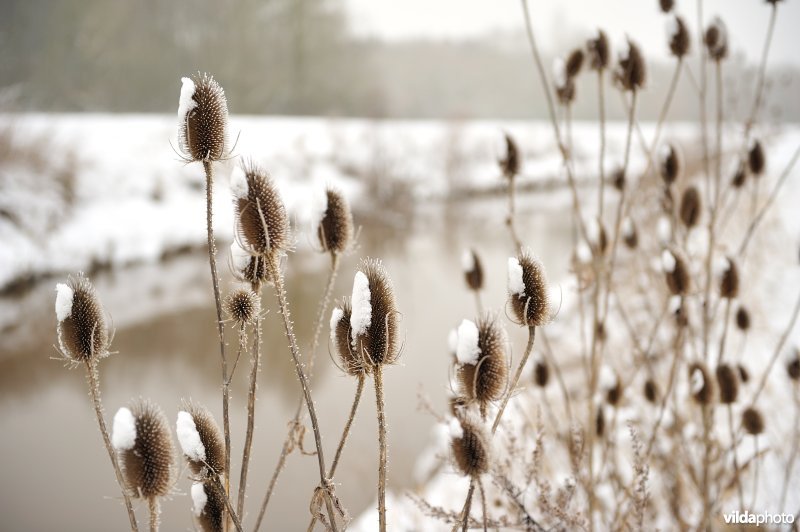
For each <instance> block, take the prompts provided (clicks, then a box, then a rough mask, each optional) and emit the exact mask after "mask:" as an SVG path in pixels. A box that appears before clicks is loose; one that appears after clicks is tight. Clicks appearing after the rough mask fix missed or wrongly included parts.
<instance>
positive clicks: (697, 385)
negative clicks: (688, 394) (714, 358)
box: [691, 368, 706, 394]
mask: <svg viewBox="0 0 800 532" xmlns="http://www.w3.org/2000/svg"><path fill="white" fill-rule="evenodd" d="M691 380H692V382H691V388H692V393H693V394H698V393H700V390H702V389H703V386H705V384H706V380H705V379H704V378H703V372H702V371H701V370H700V368H695V369H694V371H692V377H691Z"/></svg>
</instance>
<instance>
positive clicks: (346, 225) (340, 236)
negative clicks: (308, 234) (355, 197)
mask: <svg viewBox="0 0 800 532" xmlns="http://www.w3.org/2000/svg"><path fill="white" fill-rule="evenodd" d="M316 229H317V238H318V239H319V245H320V246H321V247H322V250H323V251H329V252H334V253H343V252H344V251H346V250H347V248H348V247H349V246H350V243H351V241H352V239H353V214H352V213H351V212H350V204H349V203H348V202H347V200H346V199H345V197H344V195H343V194H342V192H341V191H340V190H337V189H335V188H332V187H328V189H327V190H326V191H325V210H324V211H323V212H322V216H321V217H320V219H319V223H318V225H317V228H316Z"/></svg>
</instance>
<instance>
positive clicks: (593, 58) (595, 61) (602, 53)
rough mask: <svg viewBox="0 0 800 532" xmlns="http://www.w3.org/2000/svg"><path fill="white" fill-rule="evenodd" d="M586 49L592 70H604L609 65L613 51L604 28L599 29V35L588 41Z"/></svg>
mask: <svg viewBox="0 0 800 532" xmlns="http://www.w3.org/2000/svg"><path fill="white" fill-rule="evenodd" d="M586 50H587V52H588V55H589V66H590V67H591V68H592V70H603V69H605V68H607V67H608V62H609V59H610V57H611V51H610V50H609V46H608V36H606V33H605V32H604V31H603V30H597V37H595V38H594V39H589V40H588V41H587V42H586Z"/></svg>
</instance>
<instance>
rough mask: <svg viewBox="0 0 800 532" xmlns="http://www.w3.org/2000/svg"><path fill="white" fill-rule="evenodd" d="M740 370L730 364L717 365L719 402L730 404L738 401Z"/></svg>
mask: <svg viewBox="0 0 800 532" xmlns="http://www.w3.org/2000/svg"><path fill="white" fill-rule="evenodd" d="M737 373H738V371H737V370H735V369H734V368H733V367H731V366H729V365H728V364H720V365H719V366H717V386H718V387H719V402H720V403H722V404H726V405H729V404H731V403H735V402H736V398H737V397H739V380H738V379H737V378H736V377H737Z"/></svg>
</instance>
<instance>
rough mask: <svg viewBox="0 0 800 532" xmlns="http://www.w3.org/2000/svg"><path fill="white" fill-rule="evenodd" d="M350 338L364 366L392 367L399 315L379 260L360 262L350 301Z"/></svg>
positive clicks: (388, 279)
mask: <svg viewBox="0 0 800 532" xmlns="http://www.w3.org/2000/svg"><path fill="white" fill-rule="evenodd" d="M350 304H351V306H352V313H351V315H350V339H351V342H352V346H353V348H354V349H355V350H356V356H357V357H358V358H360V359H361V360H364V361H366V365H369V366H374V365H378V364H392V363H394V362H395V361H396V360H397V357H398V355H399V354H400V338H399V326H398V325H399V324H398V320H399V312H398V310H397V303H396V301H395V296H394V288H393V287H392V281H391V279H390V278H389V274H387V273H386V269H385V268H384V267H383V263H382V262H381V261H380V260H375V259H366V260H362V261H361V263H360V265H359V267H358V271H357V272H356V275H355V279H354V280H353V296H352V298H351V299H350Z"/></svg>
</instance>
